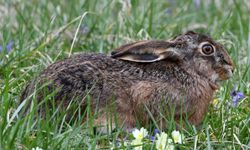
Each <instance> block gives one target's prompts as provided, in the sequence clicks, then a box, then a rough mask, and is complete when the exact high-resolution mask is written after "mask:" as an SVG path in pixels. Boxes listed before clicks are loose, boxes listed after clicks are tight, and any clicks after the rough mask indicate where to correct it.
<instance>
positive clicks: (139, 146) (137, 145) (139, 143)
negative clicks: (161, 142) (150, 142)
mask: <svg viewBox="0 0 250 150" xmlns="http://www.w3.org/2000/svg"><path fill="white" fill-rule="evenodd" d="M142 144H143V142H142V140H141V139H134V140H133V141H132V142H131V145H133V146H134V150H142Z"/></svg>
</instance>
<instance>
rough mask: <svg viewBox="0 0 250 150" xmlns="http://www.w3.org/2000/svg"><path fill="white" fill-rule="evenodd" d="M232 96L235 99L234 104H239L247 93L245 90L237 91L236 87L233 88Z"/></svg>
mask: <svg viewBox="0 0 250 150" xmlns="http://www.w3.org/2000/svg"><path fill="white" fill-rule="evenodd" d="M230 95H231V97H232V100H233V106H234V107H235V106H237V104H238V103H239V101H240V100H241V99H243V98H245V95H244V94H243V92H240V91H237V90H236V87H234V88H233V90H232V92H231V94H230Z"/></svg>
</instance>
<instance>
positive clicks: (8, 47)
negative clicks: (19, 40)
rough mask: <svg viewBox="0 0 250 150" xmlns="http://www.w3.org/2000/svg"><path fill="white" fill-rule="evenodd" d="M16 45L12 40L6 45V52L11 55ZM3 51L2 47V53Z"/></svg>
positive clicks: (0, 49)
mask: <svg viewBox="0 0 250 150" xmlns="http://www.w3.org/2000/svg"><path fill="white" fill-rule="evenodd" d="M13 45H14V41H13V40H10V42H9V43H8V44H7V45H6V51H7V54H8V53H10V51H11V49H12V47H13ZM2 51H3V47H2V46H1V45H0V53H1V52H2Z"/></svg>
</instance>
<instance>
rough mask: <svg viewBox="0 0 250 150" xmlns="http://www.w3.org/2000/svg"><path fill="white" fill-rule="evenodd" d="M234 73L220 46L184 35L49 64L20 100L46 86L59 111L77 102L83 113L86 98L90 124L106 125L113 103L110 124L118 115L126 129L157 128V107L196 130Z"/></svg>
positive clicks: (39, 96)
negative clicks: (153, 124)
mask: <svg viewBox="0 0 250 150" xmlns="http://www.w3.org/2000/svg"><path fill="white" fill-rule="evenodd" d="M233 69H234V66H233V63H232V60H231V59H230V57H229V55H228V53H227V51H226V50H225V49H224V48H223V46H222V45H221V44H219V43H217V42H215V41H214V40H212V39H211V38H210V37H209V36H206V35H203V34H199V33H196V32H193V31H188V32H186V33H184V34H181V35H179V36H176V37H175V38H173V39H170V40H166V41H164V40H148V41H139V42H135V43H130V44H126V45H123V46H121V47H120V48H117V49H115V50H114V51H113V52H112V53H111V55H110V56H107V55H105V54H93V53H90V54H78V55H75V56H72V57H70V58H68V59H65V60H62V61H59V62H56V63H54V64H51V65H50V66H48V67H47V69H45V70H44V71H43V72H42V73H41V74H40V75H39V76H38V78H37V79H36V80H33V82H31V83H30V84H28V86H27V87H26V89H25V90H24V92H23V94H22V96H21V99H22V101H23V100H25V99H28V97H29V95H31V94H32V92H34V89H35V85H36V84H37V83H39V85H41V84H43V83H47V84H46V85H45V86H44V87H46V89H47V91H49V92H51V93H52V92H55V91H56V92H55V95H54V98H53V100H52V101H54V102H55V103H56V104H59V103H62V104H63V107H62V108H66V107H67V105H69V103H70V101H71V100H76V101H79V105H80V107H81V108H82V109H83V110H84V109H86V103H87V102H86V97H88V98H90V103H91V110H92V112H95V113H97V114H98V115H97V117H96V118H95V120H94V123H95V125H101V126H103V127H106V126H107V124H109V119H108V117H110V115H108V114H109V113H110V112H112V111H110V110H111V109H109V106H110V107H111V105H112V106H113V104H114V106H115V107H112V108H114V112H113V113H114V114H113V115H111V119H114V118H113V117H115V116H117V119H118V124H119V125H121V126H122V128H123V129H125V130H130V129H133V128H134V127H135V126H136V124H137V123H140V124H141V125H143V126H145V125H146V124H148V123H149V122H150V121H151V119H152V118H151V117H153V118H154V119H155V121H156V123H157V124H158V123H159V124H160V123H161V121H162V120H163V118H164V116H162V113H161V110H162V108H165V109H166V110H171V109H174V112H173V113H174V119H175V120H176V122H179V120H180V119H181V117H183V116H184V118H185V119H186V120H188V122H189V123H191V124H193V125H196V126H197V125H199V124H200V123H201V122H202V120H203V118H204V115H205V113H206V111H207V109H208V106H209V103H210V102H211V101H212V98H213V93H214V92H215V91H216V89H218V87H219V85H218V81H221V80H227V79H229V78H230V77H231V76H232V73H233ZM40 93H41V92H40ZM86 95H89V96H86ZM42 99H44V95H42V94H39V93H38V94H37V100H38V101H41V100H42ZM40 109H41V112H44V111H43V109H44V108H40ZM149 112H150V113H149ZM115 114H116V115H115ZM165 117H167V116H165ZM110 126H111V127H112V128H114V125H113V124H112V125H110Z"/></svg>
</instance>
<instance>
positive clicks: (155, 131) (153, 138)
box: [151, 129, 160, 141]
mask: <svg viewBox="0 0 250 150" xmlns="http://www.w3.org/2000/svg"><path fill="white" fill-rule="evenodd" d="M157 134H160V131H159V130H158V129H155V130H154V134H153V136H152V137H151V141H155V137H156V135H157Z"/></svg>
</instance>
